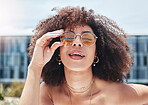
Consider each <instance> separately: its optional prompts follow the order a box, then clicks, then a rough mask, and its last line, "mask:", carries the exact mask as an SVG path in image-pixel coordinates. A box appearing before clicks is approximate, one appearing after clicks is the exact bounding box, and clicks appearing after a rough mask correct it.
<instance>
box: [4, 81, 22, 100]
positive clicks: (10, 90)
mask: <svg viewBox="0 0 148 105" xmlns="http://www.w3.org/2000/svg"><path fill="white" fill-rule="evenodd" d="M24 84H25V83H24V82H23V83H20V82H19V81H18V80H17V79H15V80H14V81H13V82H12V83H11V84H10V86H9V87H7V88H6V89H5V96H6V97H20V96H21V94H22V91H23V88H24Z"/></svg>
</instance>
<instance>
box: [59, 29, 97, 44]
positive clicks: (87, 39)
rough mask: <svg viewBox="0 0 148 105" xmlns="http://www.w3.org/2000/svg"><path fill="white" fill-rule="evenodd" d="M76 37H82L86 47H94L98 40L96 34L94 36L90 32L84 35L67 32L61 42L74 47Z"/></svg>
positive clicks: (85, 32)
mask: <svg viewBox="0 0 148 105" xmlns="http://www.w3.org/2000/svg"><path fill="white" fill-rule="evenodd" d="M76 36H80V37H81V42H82V43H83V45H85V46H92V45H94V44H95V43H96V40H97V38H98V37H97V36H96V35H95V34H92V33H91V32H89V31H84V32H83V33H82V34H75V33H74V32H71V31H67V32H64V33H63V35H62V36H61V37H60V40H61V41H62V42H63V44H66V45H72V44H73V41H74V40H75V39H76Z"/></svg>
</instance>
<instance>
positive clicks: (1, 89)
mask: <svg viewBox="0 0 148 105" xmlns="http://www.w3.org/2000/svg"><path fill="white" fill-rule="evenodd" d="M0 100H4V87H3V84H0Z"/></svg>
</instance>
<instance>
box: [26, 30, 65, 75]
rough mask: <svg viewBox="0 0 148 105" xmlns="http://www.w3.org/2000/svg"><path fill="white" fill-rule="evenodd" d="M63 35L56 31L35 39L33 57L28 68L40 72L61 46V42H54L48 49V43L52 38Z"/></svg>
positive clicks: (61, 32)
mask: <svg viewBox="0 0 148 105" xmlns="http://www.w3.org/2000/svg"><path fill="white" fill-rule="evenodd" d="M62 34H63V30H57V31H53V32H48V33H46V34H44V35H43V36H42V37H41V38H39V39H37V41H36V45H35V48H34V52H33V56H32V59H31V62H30V64H29V68H31V69H33V70H38V69H40V72H41V70H42V68H43V67H44V65H45V64H46V63H47V62H49V61H50V59H51V58H52V56H53V54H54V52H55V50H56V49H57V48H58V47H60V46H62V45H63V43H62V42H54V43H53V44H52V46H51V47H50V48H49V46H48V45H49V43H50V41H51V40H52V39H53V38H56V37H59V36H61V35H62Z"/></svg>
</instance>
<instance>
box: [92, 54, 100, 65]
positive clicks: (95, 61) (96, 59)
mask: <svg viewBox="0 0 148 105" xmlns="http://www.w3.org/2000/svg"><path fill="white" fill-rule="evenodd" d="M98 62H99V57H98V56H95V58H94V62H93V66H94V67H95V66H96V64H97V63H98Z"/></svg>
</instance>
